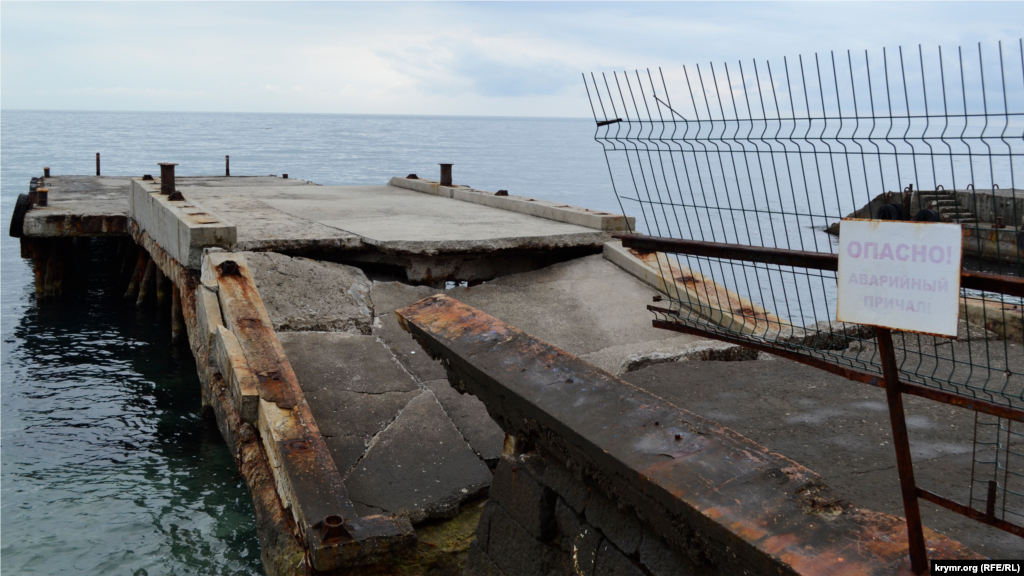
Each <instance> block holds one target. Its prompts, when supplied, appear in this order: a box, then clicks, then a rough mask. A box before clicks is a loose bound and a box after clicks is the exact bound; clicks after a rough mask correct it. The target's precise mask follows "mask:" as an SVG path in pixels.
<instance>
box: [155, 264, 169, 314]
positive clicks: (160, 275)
mask: <svg viewBox="0 0 1024 576" xmlns="http://www.w3.org/2000/svg"><path fill="white" fill-rule="evenodd" d="M165 302H167V276H165V275H164V272H163V270H161V269H160V267H159V266H157V267H156V305H157V306H160V307H162V306H163V305H164V303H165Z"/></svg>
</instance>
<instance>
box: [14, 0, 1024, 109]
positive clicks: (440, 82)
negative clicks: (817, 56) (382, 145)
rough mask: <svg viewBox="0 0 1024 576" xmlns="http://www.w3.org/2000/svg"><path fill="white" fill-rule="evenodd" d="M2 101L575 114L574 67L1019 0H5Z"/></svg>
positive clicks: (941, 30)
mask: <svg viewBox="0 0 1024 576" xmlns="http://www.w3.org/2000/svg"><path fill="white" fill-rule="evenodd" d="M0 33H2V36H0V47H2V54H0V58H2V61H0V65H2V67H0V107H2V108H3V109H5V110H9V109H36V110H145V111H225V112H312V113H357V114H456V115H488V116H587V115H589V112H590V110H589V106H588V105H587V101H586V96H585V93H584V88H583V83H582V80H581V78H580V73H581V72H584V71H592V70H593V71H602V70H608V71H610V70H623V69H635V68H638V67H639V68H644V67H658V66H662V67H664V68H665V69H666V73H667V74H670V73H672V71H678V70H679V67H681V66H683V65H691V64H695V63H701V64H704V63H707V62H709V61H713V62H716V63H721V62H730V63H732V62H736V60H738V59H744V60H745V61H749V60H750V59H751V58H757V59H758V60H764V59H769V60H772V61H776V60H779V59H781V57H782V56H787V55H788V56H794V55H797V54H804V55H811V54H813V53H815V52H824V53H827V52H828V51H830V50H841V51H844V52H845V50H847V49H853V50H859V51H863V50H864V49H865V48H868V49H872V50H875V49H880V48H882V47H888V48H894V47H897V46H900V45H902V46H904V47H905V48H914V49H915V50H916V46H917V44H918V43H921V44H923V45H924V46H925V48H926V49H927V48H929V47H931V48H934V47H935V46H936V45H937V44H940V43H941V44H942V45H943V46H944V47H948V48H955V47H956V46H958V45H964V46H971V47H973V46H974V45H975V44H976V43H977V42H979V41H981V42H986V43H994V42H995V41H997V40H1003V41H1004V42H1009V44H1010V46H1011V48H1013V49H1014V50H1016V46H1017V39H1018V38H1020V37H1021V36H1024V3H1021V2H1000V3H981V2H969V3H956V2H937V3H931V2H912V3H884V2H871V3H856V4H847V3H821V4H819V3H811V2H800V3H766V2H760V3H699V2H683V3H668V2H659V3H610V2H600V3H591V2H571V3H542V2H525V3H497V2H494V3H491V2H488V3H458V2H452V3H431V2H417V3H348V2H345V3H334V2H311V3H300V2H293V3H272V2H258V3H250V2H224V3H206V2H175V3H160V2H153V3H130V2H115V3H91V2H74V3H60V2H3V3H2V4H0Z"/></svg>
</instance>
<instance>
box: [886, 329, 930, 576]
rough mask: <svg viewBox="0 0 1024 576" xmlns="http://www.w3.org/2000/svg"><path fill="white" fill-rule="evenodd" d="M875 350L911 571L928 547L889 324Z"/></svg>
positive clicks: (922, 564)
mask: <svg viewBox="0 0 1024 576" xmlns="http://www.w3.org/2000/svg"><path fill="white" fill-rule="evenodd" d="M875 335H876V338H877V340H878V354H879V356H880V357H881V360H882V373H883V375H884V376H885V397H886V400H888V402H889V421H890V423H891V424H892V443H893V446H894V448H895V449H896V468H897V469H898V470H899V473H900V491H901V492H902V493H903V512H904V514H905V515H906V517H907V544H908V546H909V548H910V568H911V570H913V571H914V574H923V573H924V572H925V571H926V570H928V550H927V549H926V548H925V545H924V531H923V530H922V528H921V508H920V507H919V506H918V502H917V484H916V483H915V482H914V461H913V459H912V458H911V457H910V437H909V436H908V435H907V421H906V418H905V416H904V414H903V392H902V390H901V385H900V378H899V368H897V366H896V351H895V349H894V348H893V345H892V333H891V332H890V331H889V329H888V328H881V327H876V328H875Z"/></svg>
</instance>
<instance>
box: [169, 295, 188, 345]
mask: <svg viewBox="0 0 1024 576" xmlns="http://www.w3.org/2000/svg"><path fill="white" fill-rule="evenodd" d="M184 337H185V316H184V314H183V313H182V310H181V290H180V289H179V288H178V287H177V286H173V287H172V288H171V342H174V343H178V342H181V340H182V338H184Z"/></svg>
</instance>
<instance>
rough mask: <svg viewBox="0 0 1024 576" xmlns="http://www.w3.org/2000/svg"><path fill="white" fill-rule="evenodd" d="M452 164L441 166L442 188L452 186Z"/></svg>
mask: <svg viewBox="0 0 1024 576" xmlns="http://www.w3.org/2000/svg"><path fill="white" fill-rule="evenodd" d="M452 166H453V165H452V164H441V186H451V185H452Z"/></svg>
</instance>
